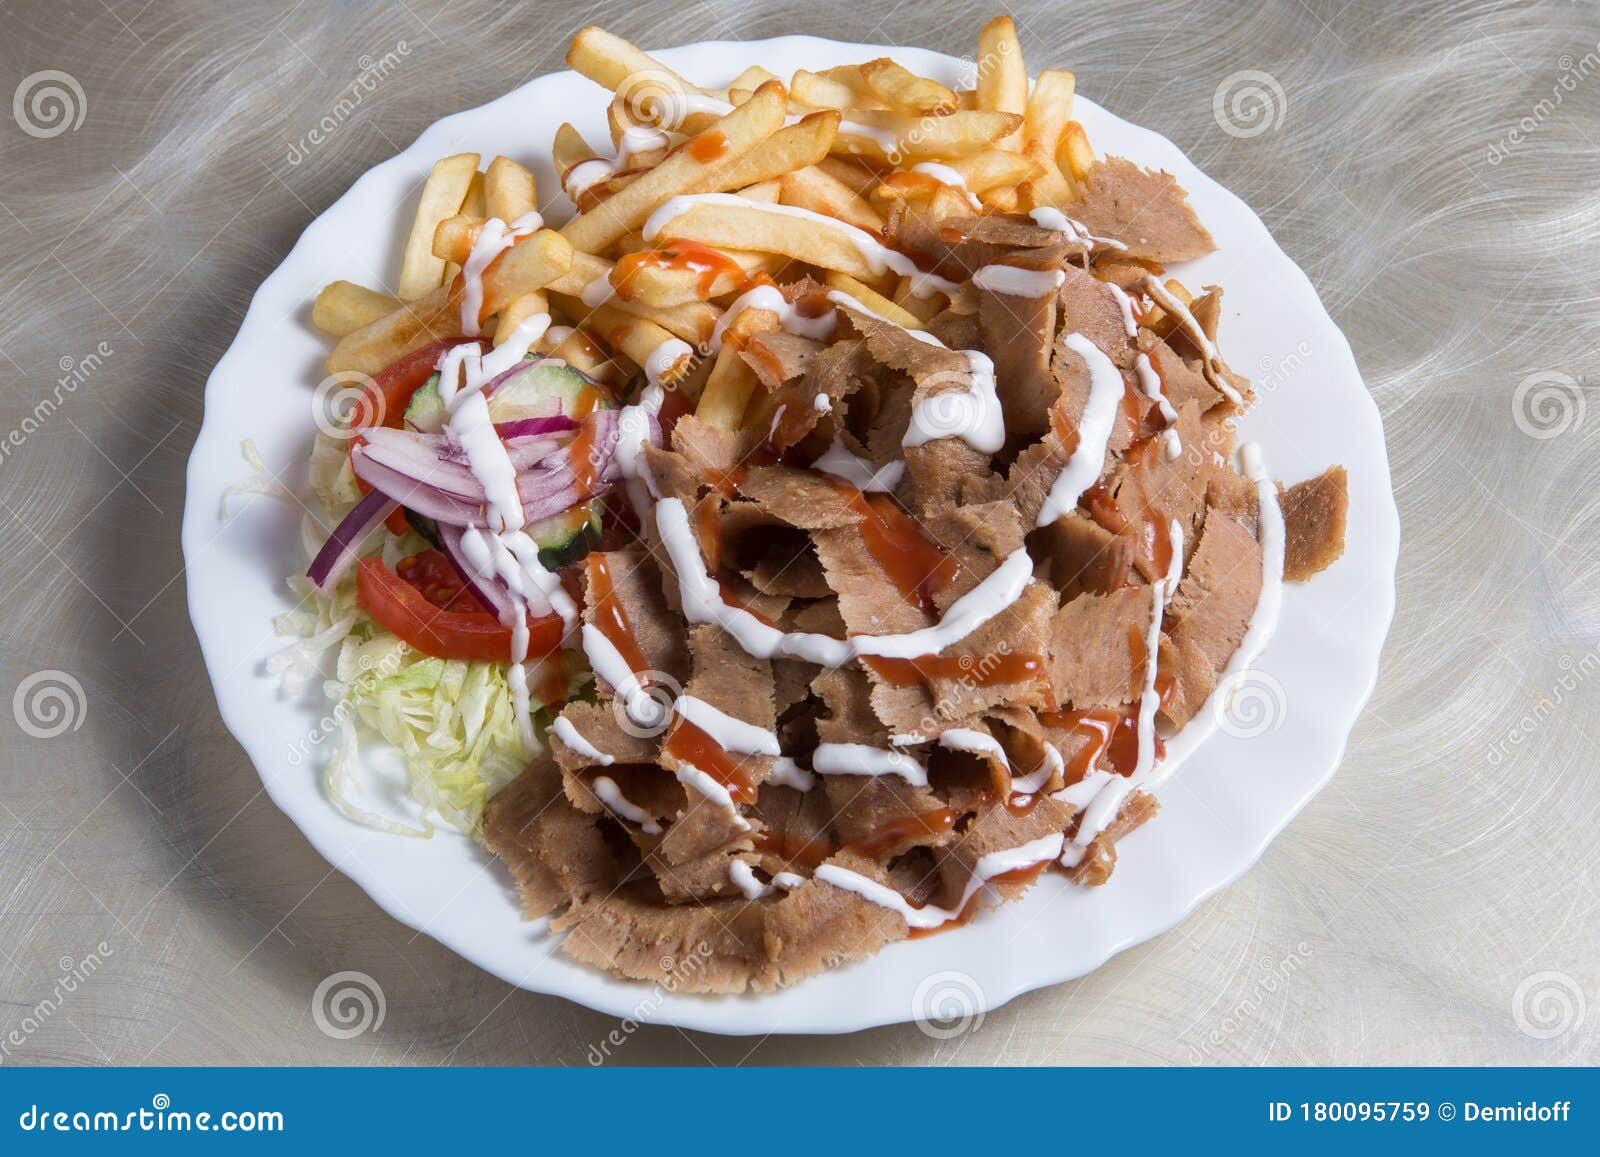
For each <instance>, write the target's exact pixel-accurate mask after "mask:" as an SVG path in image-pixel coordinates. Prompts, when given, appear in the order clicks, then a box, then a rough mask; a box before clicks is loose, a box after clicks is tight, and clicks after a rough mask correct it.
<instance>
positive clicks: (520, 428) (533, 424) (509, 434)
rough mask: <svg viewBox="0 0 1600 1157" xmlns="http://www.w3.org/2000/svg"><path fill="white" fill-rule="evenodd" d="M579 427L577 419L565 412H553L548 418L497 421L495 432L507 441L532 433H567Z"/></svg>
mask: <svg viewBox="0 0 1600 1157" xmlns="http://www.w3.org/2000/svg"><path fill="white" fill-rule="evenodd" d="M577 428H578V423H577V420H576V419H574V418H569V417H567V416H566V415H565V414H552V415H551V416H549V417H548V418H518V419H517V420H516V421H515V422H496V423H495V425H494V429H495V433H497V434H499V435H500V437H502V438H504V439H506V440H507V441H509V440H511V439H512V438H525V437H527V436H528V435H530V434H565V433H566V432H567V431H569V430H576V429H577Z"/></svg>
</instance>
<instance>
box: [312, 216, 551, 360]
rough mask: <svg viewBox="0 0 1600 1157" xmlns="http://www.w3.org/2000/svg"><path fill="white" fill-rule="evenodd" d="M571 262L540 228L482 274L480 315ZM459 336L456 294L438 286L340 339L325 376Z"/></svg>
mask: <svg viewBox="0 0 1600 1157" xmlns="http://www.w3.org/2000/svg"><path fill="white" fill-rule="evenodd" d="M572 260H573V251H572V246H571V245H570V244H568V242H567V240H566V238H564V237H562V236H561V234H559V233H555V232H553V231H551V230H549V229H540V230H539V231H538V232H537V233H532V234H530V235H529V236H527V237H524V238H523V239H522V240H520V241H518V242H517V243H516V244H515V245H513V246H512V247H511V248H510V249H507V250H506V251H505V252H504V253H502V254H501V255H500V256H499V257H498V258H497V259H496V260H494V261H493V262H491V263H490V265H489V267H488V268H487V269H486V270H484V273H483V309H482V316H483V317H492V316H493V315H494V314H496V313H499V312H500V310H501V309H502V308H503V307H504V306H505V305H506V304H507V303H508V302H511V301H513V300H515V299H516V298H518V297H521V296H522V295H523V294H525V293H529V292H531V291H532V290H535V289H540V288H543V287H544V286H545V285H548V284H549V283H550V282H551V281H554V280H555V279H556V278H557V277H560V276H561V275H562V274H563V273H565V272H566V271H567V270H569V269H570V268H571V267H572ZM460 333H461V309H460V290H459V288H458V287H457V286H455V285H441V286H439V287H438V288H436V289H434V290H433V291H432V292H430V293H428V294H427V295H426V296H425V297H422V298H419V299H417V300H416V301H413V302H407V303H405V304H403V305H402V306H401V307H400V308H399V309H397V310H395V311H394V312H393V313H390V314H388V315H386V316H384V317H381V318H379V319H378V320H376V321H374V322H372V323H371V324H370V325H365V326H363V327H362V328H360V329H358V330H355V331H354V332H352V333H348V334H346V335H345V336H344V337H342V338H340V339H339V344H338V345H336V346H334V347H333V352H332V353H331V354H329V355H328V372H329V373H338V372H339V371H341V370H357V371H359V372H361V373H365V374H375V373H377V372H378V371H379V370H381V369H383V368H384V367H385V366H388V365H390V364H391V363H393V362H395V361H396V360H398V359H399V358H401V357H403V356H404V355H406V354H408V353H410V352H411V351H412V350H414V349H418V348H420V347H422V346H425V345H427V344H428V343H429V342H431V341H438V340H440V339H442V338H447V337H455V336H456V335H458V334H460Z"/></svg>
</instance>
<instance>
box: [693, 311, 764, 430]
mask: <svg viewBox="0 0 1600 1157" xmlns="http://www.w3.org/2000/svg"><path fill="white" fill-rule="evenodd" d="M777 328H778V315H777V314H775V313H773V312H772V311H770V310H766V309H747V310H744V311H743V312H741V313H740V314H739V316H738V317H736V318H734V319H733V323H732V324H731V325H729V326H728V330H727V332H726V333H725V334H723V338H722V349H721V350H719V351H718V353H717V360H716V363H715V364H714V365H713V366H712V367H711V376H710V377H709V378H707V379H706V385H705V389H704V390H703V391H702V392H701V394H700V400H699V402H698V404H696V406H695V409H694V413H695V417H697V418H700V419H702V420H704V421H706V422H710V423H711V424H712V425H713V426H720V427H722V428H723V429H725V430H732V429H735V428H737V427H738V425H739V419H740V418H741V417H742V416H743V415H744V411H745V407H746V406H748V405H749V404H750V397H751V395H752V394H754V393H755V391H756V387H757V386H758V385H759V384H760V383H759V381H758V380H757V378H756V373H755V371H754V370H752V369H751V368H750V366H749V365H748V364H747V363H746V362H745V360H744V358H742V357H740V356H739V350H740V348H741V347H742V346H743V345H744V344H745V342H747V341H748V340H749V339H750V338H752V337H754V336H755V335H756V334H758V333H771V332H772V331H773V330H775V329H777Z"/></svg>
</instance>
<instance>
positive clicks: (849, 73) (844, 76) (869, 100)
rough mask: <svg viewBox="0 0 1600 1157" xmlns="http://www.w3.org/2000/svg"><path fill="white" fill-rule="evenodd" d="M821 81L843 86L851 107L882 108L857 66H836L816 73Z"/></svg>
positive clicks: (880, 101) (879, 100) (881, 103)
mask: <svg viewBox="0 0 1600 1157" xmlns="http://www.w3.org/2000/svg"><path fill="white" fill-rule="evenodd" d="M817 75H818V76H819V77H821V78H822V79H823V80H827V81H832V82H833V83H834V84H838V85H843V86H844V87H845V88H846V89H848V90H849V91H850V94H851V98H852V107H854V108H861V109H871V108H883V107H885V106H884V104H883V101H882V100H881V99H879V97H878V94H877V93H875V92H873V91H872V87H871V86H870V85H869V84H867V78H866V77H865V76H863V75H862V74H861V66H860V65H859V64H838V65H835V66H834V67H832V68H825V69H823V70H822V71H821V72H819V73H817Z"/></svg>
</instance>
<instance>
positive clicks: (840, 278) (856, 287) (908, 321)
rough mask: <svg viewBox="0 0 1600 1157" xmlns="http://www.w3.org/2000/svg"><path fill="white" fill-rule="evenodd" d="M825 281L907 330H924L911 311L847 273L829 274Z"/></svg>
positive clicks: (919, 320) (918, 319)
mask: <svg viewBox="0 0 1600 1157" xmlns="http://www.w3.org/2000/svg"><path fill="white" fill-rule="evenodd" d="M824 280H825V281H826V282H827V283H828V285H829V287H830V288H833V289H837V290H838V291H839V292H840V293H842V294H844V295H845V296H846V297H853V298H855V300H856V301H859V302H860V303H861V304H862V305H863V306H865V307H866V308H867V309H869V310H871V311H872V312H873V313H875V314H877V315H878V316H879V317H883V318H887V319H888V320H890V321H892V322H894V323H895V325H899V326H904V327H905V328H906V329H922V328H923V325H922V319H921V318H919V317H918V316H917V315H916V314H914V313H912V312H910V311H909V310H906V309H902V308H901V307H900V306H898V305H896V304H895V303H894V302H892V301H890V300H889V299H888V298H887V297H885V296H883V294H881V293H879V292H878V291H877V290H875V289H873V288H871V287H870V286H867V285H863V284H861V282H859V281H857V280H856V279H855V278H854V277H851V276H850V275H849V274H846V273H829V274H828V275H827V276H826V277H825V278H824Z"/></svg>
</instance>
